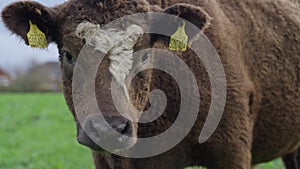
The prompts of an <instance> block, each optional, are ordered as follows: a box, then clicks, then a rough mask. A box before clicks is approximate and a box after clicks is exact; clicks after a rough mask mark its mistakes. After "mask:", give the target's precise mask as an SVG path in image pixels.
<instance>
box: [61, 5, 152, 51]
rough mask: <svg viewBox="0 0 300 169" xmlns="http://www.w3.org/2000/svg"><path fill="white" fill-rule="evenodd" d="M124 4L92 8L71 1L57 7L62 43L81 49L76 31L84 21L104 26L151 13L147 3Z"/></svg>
mask: <svg viewBox="0 0 300 169" xmlns="http://www.w3.org/2000/svg"><path fill="white" fill-rule="evenodd" d="M122 3H124V4H120V3H119V4H118V5H115V6H106V5H104V4H102V5H101V4H100V3H99V5H97V6H90V5H87V4H84V3H82V2H80V1H78V0H70V1H67V2H65V3H64V4H63V5H60V6H58V7H56V9H57V10H56V11H57V17H58V23H57V24H58V28H59V32H60V33H61V37H62V38H61V41H62V43H64V44H66V43H67V42H72V45H73V47H72V48H77V49H79V48H81V47H82V43H81V40H80V39H79V38H78V37H77V36H76V35H75V31H76V28H77V27H78V25H79V24H80V23H82V22H84V21H87V22H91V23H94V24H99V25H101V26H103V25H106V24H108V23H110V22H112V21H114V20H116V19H118V18H121V17H123V16H126V15H131V14H134V13H141V12H149V11H151V9H150V7H148V6H149V5H148V4H145V3H138V4H136V1H122Z"/></svg>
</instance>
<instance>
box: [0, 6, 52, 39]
mask: <svg viewBox="0 0 300 169" xmlns="http://www.w3.org/2000/svg"><path fill="white" fill-rule="evenodd" d="M2 20H3V22H4V24H5V25H6V27H7V28H8V29H9V30H10V31H12V32H13V33H15V34H17V35H19V36H21V37H22V38H23V39H24V41H25V43H26V44H27V45H28V44H29V43H28V38H27V33H28V32H29V29H30V27H29V21H31V22H32V23H33V24H36V25H37V26H38V27H39V29H40V30H41V31H42V32H44V33H45V35H46V37H47V41H48V42H52V41H55V37H56V36H54V35H55V33H56V32H57V28H56V19H55V13H54V12H53V11H52V9H51V8H48V7H45V6H43V5H42V4H40V3H37V2H33V1H21V2H15V3H12V4H10V5H8V6H6V7H5V8H4V9H3V11H2Z"/></svg>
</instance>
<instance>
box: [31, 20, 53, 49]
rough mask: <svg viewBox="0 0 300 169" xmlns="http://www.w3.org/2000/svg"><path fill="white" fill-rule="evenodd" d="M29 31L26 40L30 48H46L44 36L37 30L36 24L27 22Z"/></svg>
mask: <svg viewBox="0 0 300 169" xmlns="http://www.w3.org/2000/svg"><path fill="white" fill-rule="evenodd" d="M29 25H30V29H29V32H28V33H27V38H28V42H29V45H30V47H32V48H47V47H48V43H47V39H46V35H45V34H44V33H43V32H42V31H41V30H40V29H39V28H38V26H37V25H36V24H33V23H32V22H31V21H29Z"/></svg>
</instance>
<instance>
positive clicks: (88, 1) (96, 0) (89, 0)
mask: <svg viewBox="0 0 300 169" xmlns="http://www.w3.org/2000/svg"><path fill="white" fill-rule="evenodd" d="M80 1H81V2H83V3H85V4H88V5H92V6H94V5H96V4H97V3H100V2H104V1H106V0H80Z"/></svg>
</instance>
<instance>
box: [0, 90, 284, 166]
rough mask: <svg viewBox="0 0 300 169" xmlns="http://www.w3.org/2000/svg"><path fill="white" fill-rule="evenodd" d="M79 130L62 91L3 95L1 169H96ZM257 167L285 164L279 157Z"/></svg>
mask: <svg viewBox="0 0 300 169" xmlns="http://www.w3.org/2000/svg"><path fill="white" fill-rule="evenodd" d="M75 131H76V130H75V125H74V122H73V119H72V116H71V114H70V113H69V112H68V109H67V107H66V105H65V101H64V99H63V96H62V95H61V94H51V93H50V94H0V169H92V168H93V163H92V158H91V155H90V151H89V149H87V148H85V147H83V146H81V145H79V144H78V143H77V142H76V136H75ZM189 169H200V168H198V167H190V168H189ZM256 169H283V166H282V163H281V161H280V160H275V161H272V162H270V163H266V164H263V165H260V166H258V167H257V168H256Z"/></svg>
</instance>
